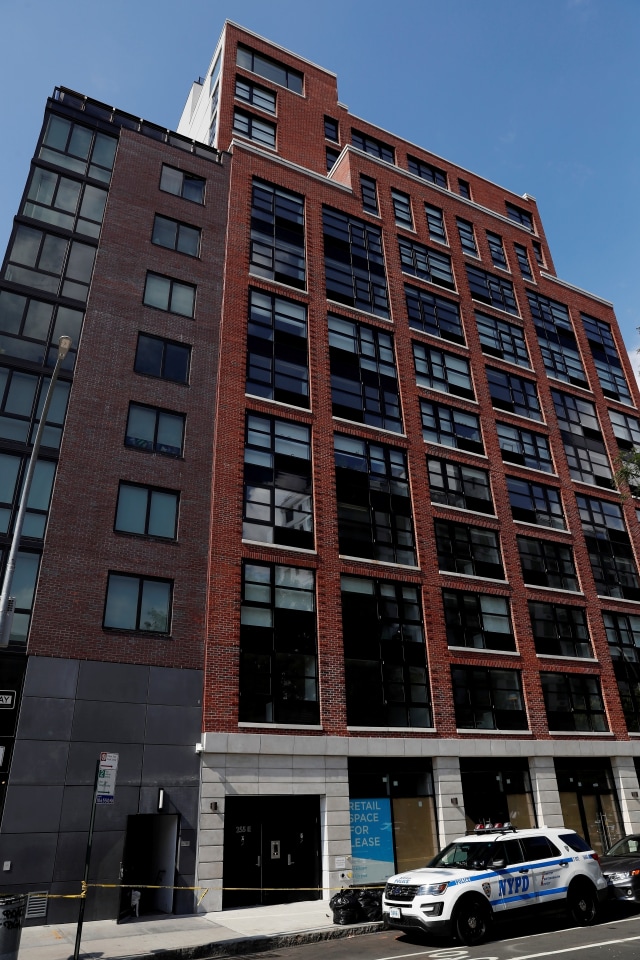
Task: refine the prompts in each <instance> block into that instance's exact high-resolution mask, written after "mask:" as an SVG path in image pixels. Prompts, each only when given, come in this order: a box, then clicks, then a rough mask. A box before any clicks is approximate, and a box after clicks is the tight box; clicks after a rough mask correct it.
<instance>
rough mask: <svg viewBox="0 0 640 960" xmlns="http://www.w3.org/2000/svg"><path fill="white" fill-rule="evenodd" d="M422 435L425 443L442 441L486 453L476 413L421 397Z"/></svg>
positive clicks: (475, 451)
mask: <svg viewBox="0 0 640 960" xmlns="http://www.w3.org/2000/svg"><path fill="white" fill-rule="evenodd" d="M420 415H421V417H422V436H423V438H424V441H425V443H440V444H442V445H443V446H445V447H456V448H457V449H459V450H469V451H470V452H472V453H484V445H483V443H482V432H481V430H480V420H479V418H478V417H477V416H476V415H475V413H467V411H466V410H458V409H456V408H455V407H445V406H444V405H443V404H441V403H433V402H431V401H430V400H424V399H422V397H421V398H420Z"/></svg>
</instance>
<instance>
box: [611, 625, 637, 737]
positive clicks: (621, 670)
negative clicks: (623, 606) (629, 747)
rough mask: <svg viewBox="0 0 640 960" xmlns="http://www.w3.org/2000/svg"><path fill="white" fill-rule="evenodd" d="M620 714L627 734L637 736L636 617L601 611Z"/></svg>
mask: <svg viewBox="0 0 640 960" xmlns="http://www.w3.org/2000/svg"><path fill="white" fill-rule="evenodd" d="M602 618H603V621H604V628H605V631H606V634H607V642H608V644H609V654H610V656H611V659H612V661H613V672H614V674H615V677H616V683H617V686H618V693H619V695H620V702H621V704H622V712H623V713H624V719H625V722H626V724H627V730H628V731H629V733H640V616H637V615H636V614H632V613H620V612H618V611H617V610H616V611H614V610H603V611H602Z"/></svg>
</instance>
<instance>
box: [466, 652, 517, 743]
mask: <svg viewBox="0 0 640 960" xmlns="http://www.w3.org/2000/svg"><path fill="white" fill-rule="evenodd" d="M451 679H452V681H453V700H454V703H455V708H456V726H457V727H458V729H459V730H526V729H527V728H528V723H527V713H526V710H525V708H524V697H523V695H522V680H521V678H520V671H519V670H490V669H485V668H483V667H452V668H451Z"/></svg>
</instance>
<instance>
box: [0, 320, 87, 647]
mask: <svg viewBox="0 0 640 960" xmlns="http://www.w3.org/2000/svg"><path fill="white" fill-rule="evenodd" d="M70 346H71V337H60V340H59V341H58V358H57V360H56V365H55V367H54V368H53V373H52V374H51V381H50V383H49V388H48V390H47V395H46V397H45V401H44V406H43V407H42V413H41V414H40V423H39V424H38V429H37V431H36V438H35V440H34V441H33V449H32V451H31V456H30V457H29V465H28V467H27V472H26V475H25V478H24V483H23V485H22V493H21V495H20V503H19V505H18V514H17V516H16V522H15V524H14V528H13V537H12V539H11V547H10V549H9V556H8V558H7V566H6V568H5V571H4V580H3V581H2V593H0V647H6V646H8V645H9V634H10V632H11V631H10V629H9V622H8V621H9V617H8V608H9V597H10V594H11V585H12V583H13V574H14V571H15V567H16V557H17V555H18V549H19V547H20V540H21V538H22V527H23V524H24V518H25V514H26V512H27V501H28V500H29V492H30V490H31V481H32V480H33V474H34V472H35V469H36V463H37V461H38V453H39V451H40V442H41V440H42V435H43V433H44V428H45V425H46V422H47V415H48V413H49V407H50V406H51V400H52V399H53V391H54V387H55V384H56V380H57V379H58V374H59V373H60V367H61V366H62V361H63V360H64V358H65V357H66V355H67V353H68V352H69V348H70Z"/></svg>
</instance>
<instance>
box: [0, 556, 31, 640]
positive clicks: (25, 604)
mask: <svg viewBox="0 0 640 960" xmlns="http://www.w3.org/2000/svg"><path fill="white" fill-rule="evenodd" d="M7 554H8V550H7V549H5V550H0V570H3V569H4V567H5V565H6V560H7ZM40 556H41V554H40V552H35V551H31V550H20V551H19V552H18V555H17V557H16V565H15V569H14V573H13V581H12V584H11V593H12V594H13V596H14V597H15V599H16V606H15V612H14V614H13V622H12V624H11V634H10V638H9V639H10V642H11V644H12V645H14V644H19V645H20V646H21V647H22V648H23V649H24V648H25V647H26V644H27V636H28V634H29V624H30V622H31V611H32V608H33V599H34V596H35V592H36V583H37V580H38V570H39V567H40Z"/></svg>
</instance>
